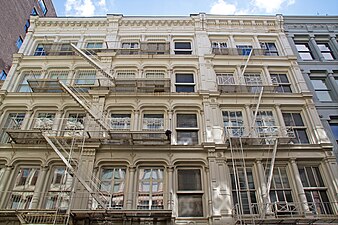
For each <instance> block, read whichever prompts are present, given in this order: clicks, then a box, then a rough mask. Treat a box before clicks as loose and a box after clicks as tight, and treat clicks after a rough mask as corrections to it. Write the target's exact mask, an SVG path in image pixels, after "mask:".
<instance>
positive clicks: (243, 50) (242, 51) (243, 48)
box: [236, 45, 252, 55]
mask: <svg viewBox="0 0 338 225" xmlns="http://www.w3.org/2000/svg"><path fill="white" fill-rule="evenodd" d="M236 48H237V52H238V54H239V55H250V52H251V50H252V46H251V45H236Z"/></svg>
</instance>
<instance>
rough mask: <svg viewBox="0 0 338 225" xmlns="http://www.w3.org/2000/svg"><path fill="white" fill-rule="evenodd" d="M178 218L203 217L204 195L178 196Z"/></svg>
mask: <svg viewBox="0 0 338 225" xmlns="http://www.w3.org/2000/svg"><path fill="white" fill-rule="evenodd" d="M178 216H180V217H202V216H203V201H202V194H195V195H186V194H184V195H183V194H179V195H178Z"/></svg>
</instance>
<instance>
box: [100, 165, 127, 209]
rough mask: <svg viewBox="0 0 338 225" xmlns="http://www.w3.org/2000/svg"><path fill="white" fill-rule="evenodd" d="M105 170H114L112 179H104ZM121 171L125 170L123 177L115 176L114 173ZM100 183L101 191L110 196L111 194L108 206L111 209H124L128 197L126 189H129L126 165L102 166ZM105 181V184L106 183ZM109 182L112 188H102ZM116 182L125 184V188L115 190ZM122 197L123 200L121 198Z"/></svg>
mask: <svg viewBox="0 0 338 225" xmlns="http://www.w3.org/2000/svg"><path fill="white" fill-rule="evenodd" d="M104 170H112V177H111V178H110V179H104V178H103V171H104ZM116 171H117V172H119V171H123V177H122V178H118V179H117V178H115V176H114V174H115V173H116ZM99 180H100V184H99V188H100V191H101V192H103V193H104V194H107V195H108V196H111V197H112V198H111V199H109V202H108V203H107V205H108V208H110V209H123V208H124V207H125V197H126V193H125V191H126V189H127V169H126V167H124V166H102V167H101V168H100V179H99ZM104 183H105V184H104ZM108 183H109V185H110V189H109V190H107V189H106V188H102V185H105V186H106V185H107V184H108ZM116 184H120V185H121V184H123V188H122V189H123V190H122V191H120V188H119V191H115V185H116ZM121 197H122V200H121Z"/></svg>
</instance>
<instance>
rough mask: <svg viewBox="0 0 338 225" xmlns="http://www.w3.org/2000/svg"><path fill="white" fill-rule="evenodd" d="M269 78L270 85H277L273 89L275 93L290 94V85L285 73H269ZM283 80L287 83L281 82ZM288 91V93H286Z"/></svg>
mask: <svg viewBox="0 0 338 225" xmlns="http://www.w3.org/2000/svg"><path fill="white" fill-rule="evenodd" d="M281 76H283V77H285V78H286V79H282V78H281ZM270 77H271V81H272V84H274V85H278V86H277V87H276V88H275V93H283V94H285V93H292V88H291V87H292V85H291V82H290V80H289V78H288V75H287V73H278V72H276V73H275V72H270ZM283 80H286V81H287V82H283ZM287 90H290V91H287Z"/></svg>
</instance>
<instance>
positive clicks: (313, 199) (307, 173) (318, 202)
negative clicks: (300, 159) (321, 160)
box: [298, 166, 333, 214]
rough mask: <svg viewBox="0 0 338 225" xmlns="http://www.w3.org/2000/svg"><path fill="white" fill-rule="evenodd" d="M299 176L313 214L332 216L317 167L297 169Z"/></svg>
mask: <svg viewBox="0 0 338 225" xmlns="http://www.w3.org/2000/svg"><path fill="white" fill-rule="evenodd" d="M298 169H299V175H300V179H301V181H302V184H303V188H304V191H305V195H306V200H307V202H308V206H309V208H310V211H311V212H312V213H313V214H333V211H332V208H331V204H330V201H329V198H328V196H327V193H326V190H327V187H325V184H324V182H323V179H322V177H321V174H320V171H319V168H318V167H314V166H304V167H299V168H298Z"/></svg>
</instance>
